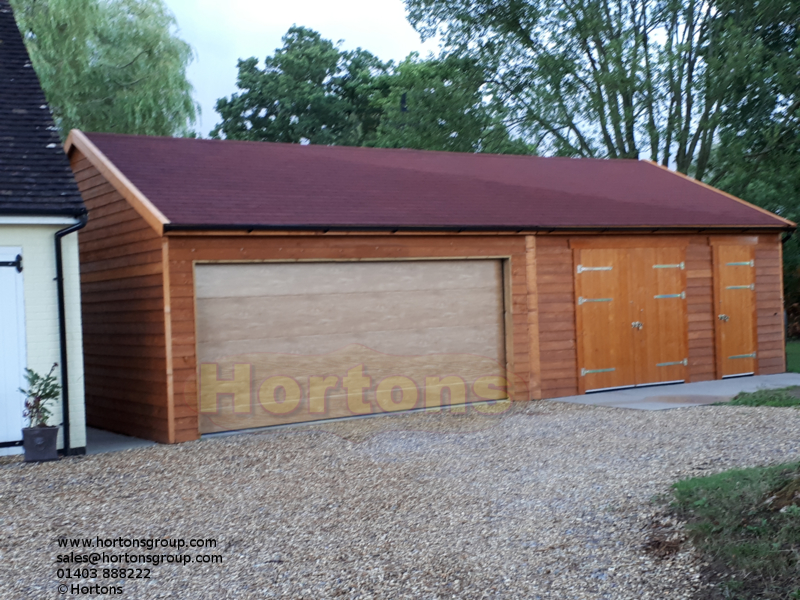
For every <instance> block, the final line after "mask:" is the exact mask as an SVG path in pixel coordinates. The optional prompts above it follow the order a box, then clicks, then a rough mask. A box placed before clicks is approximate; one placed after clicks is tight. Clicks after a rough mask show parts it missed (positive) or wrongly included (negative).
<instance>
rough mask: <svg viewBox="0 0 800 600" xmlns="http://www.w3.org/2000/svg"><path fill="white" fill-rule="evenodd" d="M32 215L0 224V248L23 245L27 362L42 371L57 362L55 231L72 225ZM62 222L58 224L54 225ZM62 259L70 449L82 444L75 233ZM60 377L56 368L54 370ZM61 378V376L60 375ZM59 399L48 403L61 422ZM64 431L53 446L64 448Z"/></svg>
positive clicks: (54, 418) (67, 241) (15, 450)
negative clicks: (13, 222)
mask: <svg viewBox="0 0 800 600" xmlns="http://www.w3.org/2000/svg"><path fill="white" fill-rule="evenodd" d="M36 220H37V219H36V218H33V217H31V218H24V219H23V218H18V219H17V221H18V223H16V224H2V223H0V246H21V247H22V266H23V271H22V276H23V287H24V294H25V332H26V338H27V344H26V350H27V365H28V368H29V369H33V370H34V371H37V372H39V373H41V374H45V373H47V372H48V371H49V370H50V367H52V365H53V363H57V362H60V360H61V354H60V334H59V323H58V295H57V290H56V282H55V276H56V257H55V234H56V232H57V231H58V230H60V229H64V228H65V227H68V226H69V224H71V223H72V222H74V221H72V220H70V219H50V218H42V219H40V221H44V222H49V223H52V224H48V225H39V224H28V225H25V224H23V223H26V222H27V223H35V222H36ZM59 221H62V222H61V223H60V224H57V223H58V222H59ZM62 254H63V260H64V301H65V310H66V320H67V323H66V325H67V355H68V359H69V363H68V365H67V366H68V372H69V393H70V402H69V410H70V447H71V449H72V450H76V449H80V448H85V447H86V428H85V425H84V423H85V410H84V369H83V349H82V330H81V295H80V285H79V281H80V279H79V278H80V273H79V262H78V235H77V234H74V233H73V234H70V235H68V236H66V237H64V238H63V240H62ZM55 372H56V374H57V375H58V376H60V370H59V369H56V371H55ZM59 378H60V377H59ZM61 408H62V403H61V400H59V401H58V402H56V403H55V404H54V405H53V406H52V409H53V416H52V418H51V420H50V422H51V424H58V423H61V422H62V420H63V419H62V413H61ZM63 433H64V432H63V429H61V430H60V431H59V434H58V447H59V448H63V447H64V439H63ZM18 452H21V449H19V448H9V449H0V453H1V454H10V453H18Z"/></svg>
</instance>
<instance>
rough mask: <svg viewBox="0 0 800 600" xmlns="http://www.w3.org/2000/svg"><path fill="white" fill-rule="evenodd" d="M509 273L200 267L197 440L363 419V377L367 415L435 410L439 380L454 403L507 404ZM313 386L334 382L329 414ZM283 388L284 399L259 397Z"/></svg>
mask: <svg viewBox="0 0 800 600" xmlns="http://www.w3.org/2000/svg"><path fill="white" fill-rule="evenodd" d="M329 268H330V269H332V271H328V269H329ZM502 273H503V271H502V263H501V262H500V261H492V260H486V261H472V260H470V261H403V262H397V263H378V262H374V263H368V262H363V263H324V264H317V263H292V264H275V263H272V264H269V263H267V264H248V265H203V264H200V265H197V266H196V269H195V277H196V285H197V290H198V299H197V336H198V344H197V353H198V363H199V365H200V366H199V369H200V378H201V384H200V386H199V387H200V388H201V390H200V397H201V412H200V431H201V432H203V433H206V432H212V431H225V430H232V429H243V428H249V427H261V426H267V425H275V424H281V423H293V422H304V421H310V420H315V419H328V418H336V417H342V416H350V415H353V414H362V413H360V412H358V410H356V411H355V412H354V409H353V405H352V398H351V396H350V392H349V391H348V390H346V389H345V385H344V382H345V381H346V380H347V379H346V378H348V377H350V376H351V375H352V373H354V371H353V370H354V369H355V370H356V371H355V372H357V374H358V377H361V378H366V379H365V380H366V381H368V382H369V383H368V386H367V388H366V389H365V396H364V398H365V402H367V406H366V409H365V408H364V406H360V407H358V406H357V407H356V408H358V409H359V410H367V411H368V412H389V411H392V410H400V409H403V410H407V409H408V408H411V407H412V405H411V404H410V402H411V401H412V400H413V401H414V402H413V406H430V403H434V405H436V402H438V398H439V393H438V391H437V390H439V388H438V387H437V386H435V385H434V384H435V383H436V382H440V381H449V384H450V385H449V387H448V386H445V387H444V388H442V390H443V391H442V394H443V397H444V398H448V397H449V396H448V394H449V393H450V390H451V387H452V389H454V390H455V393H454V398H455V401H456V402H457V403H460V402H464V401H466V402H470V401H474V400H481V399H484V400H485V399H490V398H488V397H485V396H481V395H480V394H481V393H484V394H486V393H489V394H490V395H494V397H493V398H491V399H496V398H497V397H499V396H497V394H500V396H501V397H505V396H506V395H507V394H506V392H505V389H504V383H503V378H504V377H505V356H504V347H505V335H504V302H503V293H502V290H503V280H502ZM323 275H324V277H323ZM339 275H341V276H342V278H341V279H339V280H338V281H337V279H336V278H337V277H338V276H339ZM331 281H333V282H334V283H338V285H332V284H331ZM343 287H345V288H347V290H346V292H344V293H343V291H342V288H343ZM354 290H360V291H358V292H357V291H354ZM261 292H263V295H262V296H260V297H259V296H254V294H257V293H261ZM245 373H247V375H246V378H245V379H242V378H243V377H245ZM314 378H317V379H318V380H319V381H322V380H323V379H325V378H333V380H334V381H335V382H336V385H334V386H333V387H332V388H331V389H329V390H328V393H327V402H326V403H325V405H324V407H323V408H322V409H320V407H319V406H317V405H316V404H314V402H313V401H312V396H313V394H312V389H311V386H312V383H311V382H312V380H313V379H314ZM326 380H327V379H326ZM278 381H282V382H284V383H285V385H286V386H288V388H284V387H280V386H279V387H277V388H275V389H277V390H278V392H276V393H277V394H278V396H277V400H276V399H275V398H272V397H264V395H263V394H261V393H260V390H261V389H262V386H264V385H266V386H267V387H269V386H270V385H272V386H273V387H274V386H275V385H277V384H276V383H275V382H278ZM398 381H399V382H400V384H399V387H397V386H395V387H393V388H390V390H389V392H386V390H385V389H384V390H383V392H381V389H383V388H381V387H380V386H381V385H382V384H381V382H384V384H383V385H384V386H385V385H388V384H387V383H386V382H389V383H391V382H398ZM479 381H483V382H484V383H483V384H482V385H483V387H481V386H479V387H478V390H479V391H478V392H476V388H475V387H474V386H475V383H476V382H479ZM487 381H488V382H490V383H491V386H494V387H493V388H491V386H490V388H491V391H490V392H486V390H487V389H489V388H487V387H486V385H487V383H486V382H487ZM265 382H266V383H265ZM269 382H271V383H269ZM429 384H430V385H429ZM430 386H434V387H430ZM498 386H499V387H498ZM289 388H291V389H292V390H294V392H292V394H291V395H290V394H289V393H288V392H286V391H285V390H286V389H289ZM270 389H271V388H270ZM392 389H393V390H394V391H392ZM295 392H296V393H295ZM403 392H405V394H404V393H403ZM242 394H247V395H248V399H247V401H246V402H245V401H244V400H243V398H244V396H243V395H242ZM387 394H388V396H387ZM267 395H269V394H267ZM290 396H291V398H290ZM380 398H383V400H382V401H381V400H380ZM387 398H388V400H387ZM392 398H397V402H395V401H394V400H392ZM290 399H291V400H292V401H291V402H289V400H290ZM287 402H289V403H288V404H287ZM357 404H358V403H357ZM209 407H210V408H209Z"/></svg>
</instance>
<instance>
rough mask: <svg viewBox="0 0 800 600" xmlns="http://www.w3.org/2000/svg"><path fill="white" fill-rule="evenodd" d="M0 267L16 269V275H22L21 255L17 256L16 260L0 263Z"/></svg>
mask: <svg viewBox="0 0 800 600" xmlns="http://www.w3.org/2000/svg"><path fill="white" fill-rule="evenodd" d="M0 267H16V269H17V273H22V254H17V259H16V260H5V261H0Z"/></svg>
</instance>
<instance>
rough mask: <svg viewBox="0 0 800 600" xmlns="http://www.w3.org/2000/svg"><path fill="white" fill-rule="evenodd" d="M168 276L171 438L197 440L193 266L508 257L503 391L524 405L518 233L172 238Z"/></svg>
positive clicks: (524, 317) (523, 273)
mask: <svg viewBox="0 0 800 600" xmlns="http://www.w3.org/2000/svg"><path fill="white" fill-rule="evenodd" d="M167 239H168V241H169V278H170V288H169V289H170V294H169V295H170V303H171V326H172V345H171V355H172V365H173V367H172V374H173V378H174V389H175V404H174V414H175V439H176V441H183V440H189V439H194V438H196V437H197V430H198V423H197V375H196V369H197V366H196V364H197V363H196V361H197V357H196V350H195V347H196V340H195V306H194V302H193V294H194V269H193V265H194V262H195V261H201V262H217V261H231V262H241V261H296V260H320V261H325V260H387V259H388V260H392V259H397V260H403V259H420V258H430V259H436V258H507V259H509V260H510V262H509V264H508V267H507V268H506V275H505V277H506V281H505V287H506V290H507V292H506V294H507V297H506V310H507V313H508V314H507V316H506V319H505V322H506V336H507V348H509V349H510V352H508V353H507V367H508V370H509V372H510V373H511V374H513V376H512V377H511V381H510V387H509V391H510V393H511V396H512V398H513V399H515V400H528V399H529V398H530V392H529V390H528V384H529V377H530V354H529V352H528V347H529V340H528V309H527V307H528V285H527V264H526V247H525V238H524V237H522V236H519V237H516V236H469V235H437V236H423V235H421V236H391V235H385V236H382V235H369V236H358V235H352V236H351V235H348V236H336V235H331V236H319V235H309V236H212V235H202V236H183V235H181V236H171V237H168V238H167Z"/></svg>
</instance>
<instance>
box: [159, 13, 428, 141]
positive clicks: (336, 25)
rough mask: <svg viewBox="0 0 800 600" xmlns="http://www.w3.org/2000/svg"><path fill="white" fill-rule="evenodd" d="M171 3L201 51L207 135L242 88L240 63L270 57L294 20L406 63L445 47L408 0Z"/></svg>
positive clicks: (195, 72)
mask: <svg viewBox="0 0 800 600" xmlns="http://www.w3.org/2000/svg"><path fill="white" fill-rule="evenodd" d="M165 1H166V4H167V5H168V6H169V7H170V8H171V9H172V12H173V13H175V17H176V18H177V20H178V26H179V27H180V37H181V38H182V39H184V40H186V41H187V42H189V43H190V44H191V45H192V46H193V47H194V49H195V52H196V54H197V56H196V59H195V62H194V63H192V65H191V66H190V67H189V79H190V80H191V82H192V84H193V85H194V87H195V99H196V100H197V101H198V102H199V103H200V106H201V107H202V110H203V113H202V116H201V122H200V123H199V126H198V127H197V129H198V131H199V132H200V133H201V134H202V135H203V136H204V137H205V136H207V135H208V132H209V131H211V129H213V127H214V125H216V123H217V121H218V119H219V115H218V114H217V113H216V111H215V110H214V104H215V103H216V101H217V99H218V98H221V97H223V96H229V95H230V94H232V93H233V92H235V91H236V74H237V70H236V61H237V60H238V59H239V58H249V57H251V56H255V57H258V59H259V60H261V61H263V60H264V58H265V57H267V56H268V55H270V54H272V53H273V52H274V51H275V49H276V48H279V47H280V46H281V45H282V44H281V37H282V36H283V35H284V34H285V33H286V31H287V30H288V29H289V27H291V26H292V25H293V24H297V25H303V26H305V27H310V28H311V29H315V30H316V31H319V32H320V33H321V34H322V36H323V37H324V38H327V39H330V40H333V41H334V42H336V41H338V40H343V43H342V48H344V49H347V50H350V49H355V48H357V47H361V48H364V49H365V50H369V51H370V52H372V53H373V54H375V55H376V56H378V58H380V59H382V60H394V61H399V60H402V59H404V58H405V57H406V56H407V55H408V54H409V52H413V51H415V50H416V51H418V52H420V53H421V54H422V55H423V56H425V55H427V54H428V53H429V52H434V53H436V52H437V46H436V43H435V42H434V41H429V42H426V43H425V44H423V43H422V42H421V41H420V39H419V35H418V34H417V33H416V32H415V31H414V29H413V28H412V27H411V25H409V24H408V21H407V20H406V15H405V6H404V4H403V1H402V0H165Z"/></svg>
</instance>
